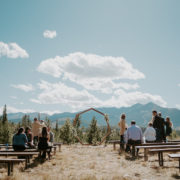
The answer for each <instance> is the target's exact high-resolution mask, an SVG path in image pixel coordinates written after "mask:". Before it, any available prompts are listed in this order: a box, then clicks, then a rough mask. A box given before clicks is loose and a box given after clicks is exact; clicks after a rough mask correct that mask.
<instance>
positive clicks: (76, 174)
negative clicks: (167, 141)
mask: <svg viewBox="0 0 180 180" xmlns="http://www.w3.org/2000/svg"><path fill="white" fill-rule="evenodd" d="M167 165H168V166H167ZM177 166H178V162H177V161H169V158H168V157H167V156H165V167H164V168H161V167H158V162H157V156H151V157H150V158H149V161H148V162H144V160H143V158H138V159H132V158H131V157H129V156H128V155H126V154H121V155H118V152H117V151H113V150H112V146H111V145H109V146H107V147H103V146H98V147H84V146H81V145H72V146H63V147H62V152H61V153H57V155H56V156H55V157H53V159H52V160H51V161H46V162H45V163H43V164H41V163H37V162H35V164H34V165H33V166H32V168H28V169H27V170H26V171H23V169H22V165H17V166H15V169H14V175H13V176H12V177H7V176H6V175H7V170H6V169H5V168H3V167H1V168H0V179H2V180H59V179H62V180H96V179H97V180H99V179H100V180H141V179H142V180H151V179H154V180H161V179H163V180H171V179H180V173H179V170H178V169H177Z"/></svg>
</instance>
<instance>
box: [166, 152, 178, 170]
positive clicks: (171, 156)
mask: <svg viewBox="0 0 180 180" xmlns="http://www.w3.org/2000/svg"><path fill="white" fill-rule="evenodd" d="M168 156H169V157H170V158H173V159H176V158H178V159H179V171H180V154H168Z"/></svg>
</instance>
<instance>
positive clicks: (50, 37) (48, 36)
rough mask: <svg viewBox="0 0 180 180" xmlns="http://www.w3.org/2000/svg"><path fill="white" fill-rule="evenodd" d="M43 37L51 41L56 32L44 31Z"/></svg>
mask: <svg viewBox="0 0 180 180" xmlns="http://www.w3.org/2000/svg"><path fill="white" fill-rule="evenodd" d="M43 36H44V37H45V38H49V39H53V38H55V37H56V36H57V33H56V31H50V30H46V31H44V33H43Z"/></svg>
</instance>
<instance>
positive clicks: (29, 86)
mask: <svg viewBox="0 0 180 180" xmlns="http://www.w3.org/2000/svg"><path fill="white" fill-rule="evenodd" d="M11 87H13V88H16V89H20V90H22V91H25V92H29V91H34V87H33V86H32V84H12V85H11Z"/></svg>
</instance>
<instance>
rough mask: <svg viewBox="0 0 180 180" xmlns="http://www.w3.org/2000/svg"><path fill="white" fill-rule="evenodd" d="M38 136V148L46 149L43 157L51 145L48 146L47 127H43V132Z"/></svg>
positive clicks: (44, 156)
mask: <svg viewBox="0 0 180 180" xmlns="http://www.w3.org/2000/svg"><path fill="white" fill-rule="evenodd" d="M38 137H39V142H38V149H39V150H44V151H43V154H42V156H41V157H42V158H46V150H47V149H49V146H48V142H49V134H48V131H47V127H43V128H42V133H40V134H39V136H38Z"/></svg>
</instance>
